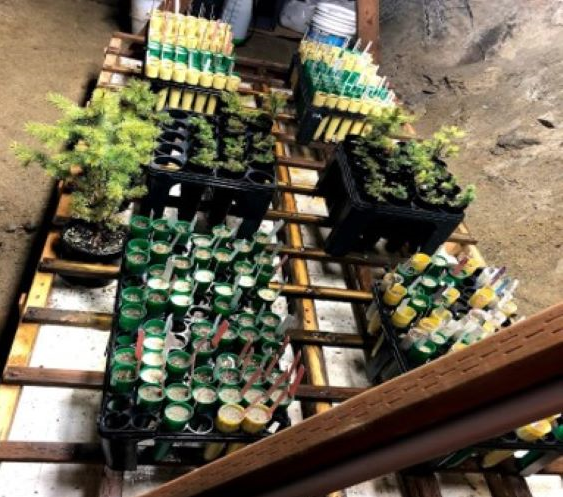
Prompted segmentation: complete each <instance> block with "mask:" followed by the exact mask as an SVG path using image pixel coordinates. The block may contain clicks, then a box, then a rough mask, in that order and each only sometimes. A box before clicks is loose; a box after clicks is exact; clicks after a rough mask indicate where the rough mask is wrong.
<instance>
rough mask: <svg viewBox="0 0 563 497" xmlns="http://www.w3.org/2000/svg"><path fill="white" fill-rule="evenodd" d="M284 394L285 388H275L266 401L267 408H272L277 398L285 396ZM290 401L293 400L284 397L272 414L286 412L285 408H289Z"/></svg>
mask: <svg viewBox="0 0 563 497" xmlns="http://www.w3.org/2000/svg"><path fill="white" fill-rule="evenodd" d="M285 392H286V389H285V388H277V389H276V390H274V391H273V392H272V394H271V395H270V398H269V399H268V402H267V403H266V405H267V406H268V407H272V406H273V405H274V404H275V402H276V401H277V400H278V398H279V396H280V395H283V394H285ZM292 401H293V399H292V398H291V397H289V396H287V395H286V396H285V398H284V399H283V400H282V401H281V402H280V403H279V405H278V407H277V408H276V410H275V412H274V414H277V413H281V412H285V411H287V408H288V407H289V405H290V404H291V402H292Z"/></svg>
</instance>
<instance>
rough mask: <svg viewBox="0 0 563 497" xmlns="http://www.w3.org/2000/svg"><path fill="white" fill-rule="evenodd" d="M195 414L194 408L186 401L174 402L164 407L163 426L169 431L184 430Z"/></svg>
mask: <svg viewBox="0 0 563 497" xmlns="http://www.w3.org/2000/svg"><path fill="white" fill-rule="evenodd" d="M193 415H194V409H193V407H192V406H190V405H189V404H186V403H185V402H172V403H170V404H168V405H167V406H166V407H165V408H164V418H163V426H164V428H165V429H166V430H167V431H182V430H183V429H184V428H185V427H186V423H187V422H188V421H189V420H190V419H191V418H192V416H193Z"/></svg>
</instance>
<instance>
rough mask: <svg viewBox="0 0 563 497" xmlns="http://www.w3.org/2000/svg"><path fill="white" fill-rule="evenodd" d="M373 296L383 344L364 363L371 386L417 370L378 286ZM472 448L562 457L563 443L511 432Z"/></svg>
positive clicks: (438, 463) (440, 462)
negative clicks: (553, 453)
mask: <svg viewBox="0 0 563 497" xmlns="http://www.w3.org/2000/svg"><path fill="white" fill-rule="evenodd" d="M373 296H374V302H375V303H376V306H377V309H378V311H379V315H380V318H381V328H380V331H381V337H380V340H382V341H381V342H380V345H379V348H378V350H377V352H376V354H375V356H374V357H372V358H371V359H370V360H369V361H368V363H367V374H368V378H369V380H370V381H371V382H372V383H374V384H380V383H384V382H385V381H388V380H390V379H391V378H393V377H395V376H399V375H401V374H403V373H406V372H408V371H410V370H411V369H414V368H416V367H417V366H416V365H413V364H412V363H411V362H410V361H409V359H408V357H407V355H406V354H405V352H404V351H403V350H402V349H401V348H400V346H399V343H400V340H399V333H400V331H399V330H398V329H397V328H395V327H394V326H393V324H392V323H391V319H390V316H391V312H390V310H389V309H388V308H387V307H385V306H384V305H383V295H382V292H381V290H380V289H379V287H378V286H374V289H373ZM475 448H476V449H494V450H510V451H516V450H537V451H540V452H541V451H557V452H560V453H563V442H561V441H559V440H557V439H556V438H555V437H554V436H553V434H551V433H550V434H548V435H547V436H546V437H544V438H543V439H541V440H537V441H534V442H525V441H523V440H521V439H519V438H518V437H517V436H516V434H515V433H514V432H511V433H506V434H504V435H501V436H499V437H496V438H493V439H489V440H486V441H484V442H482V443H479V444H477V445H475ZM449 457H450V456H447V457H443V458H440V459H436V460H434V461H432V462H431V463H429V465H430V466H435V467H439V466H442V463H443V462H444V461H446V460H447V459H448V458H449ZM425 466H428V465H425Z"/></svg>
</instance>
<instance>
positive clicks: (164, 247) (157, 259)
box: [150, 240, 172, 264]
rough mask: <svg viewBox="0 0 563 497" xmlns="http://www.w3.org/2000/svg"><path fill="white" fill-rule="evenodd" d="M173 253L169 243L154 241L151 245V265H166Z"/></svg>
mask: <svg viewBox="0 0 563 497" xmlns="http://www.w3.org/2000/svg"><path fill="white" fill-rule="evenodd" d="M171 252H172V246H171V245H170V244H169V243H168V242H166V241H163V240H160V241H154V242H153V243H151V251H150V254H151V264H166V261H167V260H168V257H169V256H170V253H171Z"/></svg>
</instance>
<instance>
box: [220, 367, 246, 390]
mask: <svg viewBox="0 0 563 497" xmlns="http://www.w3.org/2000/svg"><path fill="white" fill-rule="evenodd" d="M215 379H216V380H217V381H218V382H219V384H220V385H228V386H238V385H240V381H241V374H240V371H239V370H238V369H236V368H219V369H217V370H216V372H215Z"/></svg>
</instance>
